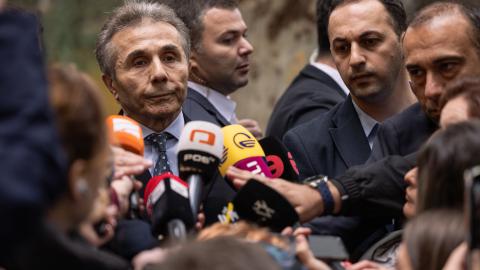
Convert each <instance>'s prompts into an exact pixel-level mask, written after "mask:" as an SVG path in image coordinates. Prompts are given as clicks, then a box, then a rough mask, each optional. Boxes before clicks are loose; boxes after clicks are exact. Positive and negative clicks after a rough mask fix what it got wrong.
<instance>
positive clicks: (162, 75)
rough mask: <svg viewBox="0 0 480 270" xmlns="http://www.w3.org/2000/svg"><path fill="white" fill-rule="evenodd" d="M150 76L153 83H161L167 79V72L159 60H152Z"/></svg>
mask: <svg viewBox="0 0 480 270" xmlns="http://www.w3.org/2000/svg"><path fill="white" fill-rule="evenodd" d="M150 76H151V78H152V81H154V82H161V81H165V80H166V79H167V72H166V70H165V67H164V66H163V63H162V61H161V60H160V58H154V59H153V60H152V64H151V74H150Z"/></svg>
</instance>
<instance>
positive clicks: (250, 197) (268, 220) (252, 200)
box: [232, 180, 299, 232]
mask: <svg viewBox="0 0 480 270" xmlns="http://www.w3.org/2000/svg"><path fill="white" fill-rule="evenodd" d="M232 204H233V210H234V211H235V213H236V214H237V215H238V217H239V218H240V219H245V220H248V221H250V222H253V223H256V224H257V225H259V226H263V227H268V228H269V229H271V230H272V231H274V232H281V231H282V230H283V229H284V228H285V227H288V226H294V225H296V223H297V222H298V221H299V216H298V214H297V212H296V211H295V208H293V206H292V205H291V204H290V202H288V200H287V199H285V198H284V197H283V196H282V195H281V194H280V193H278V192H277V191H275V190H274V189H272V188H270V187H269V186H267V185H265V184H262V183H261V182H259V181H256V180H250V181H248V182H247V184H246V185H245V186H243V187H242V189H240V191H239V192H238V193H237V195H236V196H235V198H234V199H233V201H232Z"/></svg>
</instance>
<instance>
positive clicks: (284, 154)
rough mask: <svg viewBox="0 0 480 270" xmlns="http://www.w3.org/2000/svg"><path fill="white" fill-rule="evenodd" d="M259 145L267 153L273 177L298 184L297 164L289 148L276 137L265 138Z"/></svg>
mask: <svg viewBox="0 0 480 270" xmlns="http://www.w3.org/2000/svg"><path fill="white" fill-rule="evenodd" d="M259 143H260V145H261V146H262V148H263V151H264V152H265V156H266V160H267V164H268V168H269V169H270V172H271V173H272V177H273V178H282V179H287V180H289V181H292V182H298V180H299V179H298V169H297V164H296V163H295V161H294V160H293V157H292V154H290V152H288V149H287V147H285V145H283V143H281V142H280V141H279V140H278V139H277V138H275V137H265V138H263V139H261V140H260V141H259Z"/></svg>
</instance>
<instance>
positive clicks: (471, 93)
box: [440, 77, 480, 127]
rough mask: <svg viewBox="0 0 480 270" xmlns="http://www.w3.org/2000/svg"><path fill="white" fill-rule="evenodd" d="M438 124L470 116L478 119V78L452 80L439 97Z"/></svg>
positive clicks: (479, 85)
mask: <svg viewBox="0 0 480 270" xmlns="http://www.w3.org/2000/svg"><path fill="white" fill-rule="evenodd" d="M440 108H441V110H440V111H441V114H440V126H441V127H446V126H448V125H450V124H452V123H457V122H460V121H465V120H467V119H471V118H477V119H480V79H479V78H474V77H465V78H461V79H459V80H456V81H454V82H453V83H452V84H450V85H449V86H448V87H447V88H446V89H445V93H443V95H442V98H441V99H440Z"/></svg>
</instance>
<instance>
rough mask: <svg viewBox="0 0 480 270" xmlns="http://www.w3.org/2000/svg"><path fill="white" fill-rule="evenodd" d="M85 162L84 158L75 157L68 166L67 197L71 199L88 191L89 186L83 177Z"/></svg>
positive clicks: (77, 197) (78, 198)
mask: <svg viewBox="0 0 480 270" xmlns="http://www.w3.org/2000/svg"><path fill="white" fill-rule="evenodd" d="M86 167H87V163H86V161H85V160H82V159H77V160H75V161H74V162H73V163H72V165H71V166H70V170H69V172H68V191H69V197H70V198H71V199H72V200H73V201H78V200H80V199H81V198H84V197H85V196H86V195H87V194H88V192H89V186H88V183H87V180H86V179H85V176H84V175H85V172H86V169H87V168H86Z"/></svg>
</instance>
